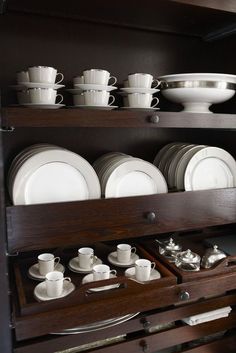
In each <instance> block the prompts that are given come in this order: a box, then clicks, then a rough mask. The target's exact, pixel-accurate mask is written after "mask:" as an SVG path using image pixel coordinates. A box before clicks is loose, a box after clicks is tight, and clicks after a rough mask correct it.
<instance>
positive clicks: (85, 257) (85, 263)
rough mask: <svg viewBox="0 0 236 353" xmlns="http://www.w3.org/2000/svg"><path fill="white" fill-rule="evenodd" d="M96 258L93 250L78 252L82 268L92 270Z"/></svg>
mask: <svg viewBox="0 0 236 353" xmlns="http://www.w3.org/2000/svg"><path fill="white" fill-rule="evenodd" d="M96 258H97V257H96V256H94V250H93V249H92V248H80V249H79V250H78V259H79V266H80V267H81V268H84V269H90V268H91V267H92V266H93V263H94V261H95V259H96Z"/></svg>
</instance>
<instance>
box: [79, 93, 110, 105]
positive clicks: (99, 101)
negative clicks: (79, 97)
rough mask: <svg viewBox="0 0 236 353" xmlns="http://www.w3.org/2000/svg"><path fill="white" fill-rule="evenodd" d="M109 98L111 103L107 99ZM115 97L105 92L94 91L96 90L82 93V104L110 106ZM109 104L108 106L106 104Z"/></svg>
mask: <svg viewBox="0 0 236 353" xmlns="http://www.w3.org/2000/svg"><path fill="white" fill-rule="evenodd" d="M110 98H111V102H109V99H110ZM114 101H115V97H114V96H112V95H110V93H109V92H107V91H96V90H89V91H84V103H85V105H103V106H107V105H111V104H112V103H114ZM108 102H109V104H108Z"/></svg>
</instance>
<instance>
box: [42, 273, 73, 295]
mask: <svg viewBox="0 0 236 353" xmlns="http://www.w3.org/2000/svg"><path fill="white" fill-rule="evenodd" d="M64 281H69V282H71V279H70V277H64V275H63V273H62V272H59V271H52V272H49V273H47V274H46V281H45V282H46V291H47V296H48V297H50V298H56V297H59V296H60V295H61V294H62V291H63V283H64Z"/></svg>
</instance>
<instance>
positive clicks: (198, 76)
mask: <svg viewBox="0 0 236 353" xmlns="http://www.w3.org/2000/svg"><path fill="white" fill-rule="evenodd" d="M158 80H161V81H167V82H172V81H224V82H231V83H236V75H231V74H218V73H207V72H202V73H182V74H171V75H163V76H160V77H158Z"/></svg>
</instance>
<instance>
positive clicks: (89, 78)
mask: <svg viewBox="0 0 236 353" xmlns="http://www.w3.org/2000/svg"><path fill="white" fill-rule="evenodd" d="M83 76H84V83H86V84H93V85H104V86H107V85H108V84H109V85H111V86H113V85H114V84H115V83H116V82H117V78H116V77H114V76H110V72H108V71H107V70H101V69H90V70H85V71H84V72H83ZM110 80H113V82H112V83H111V82H109V81H110Z"/></svg>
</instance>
